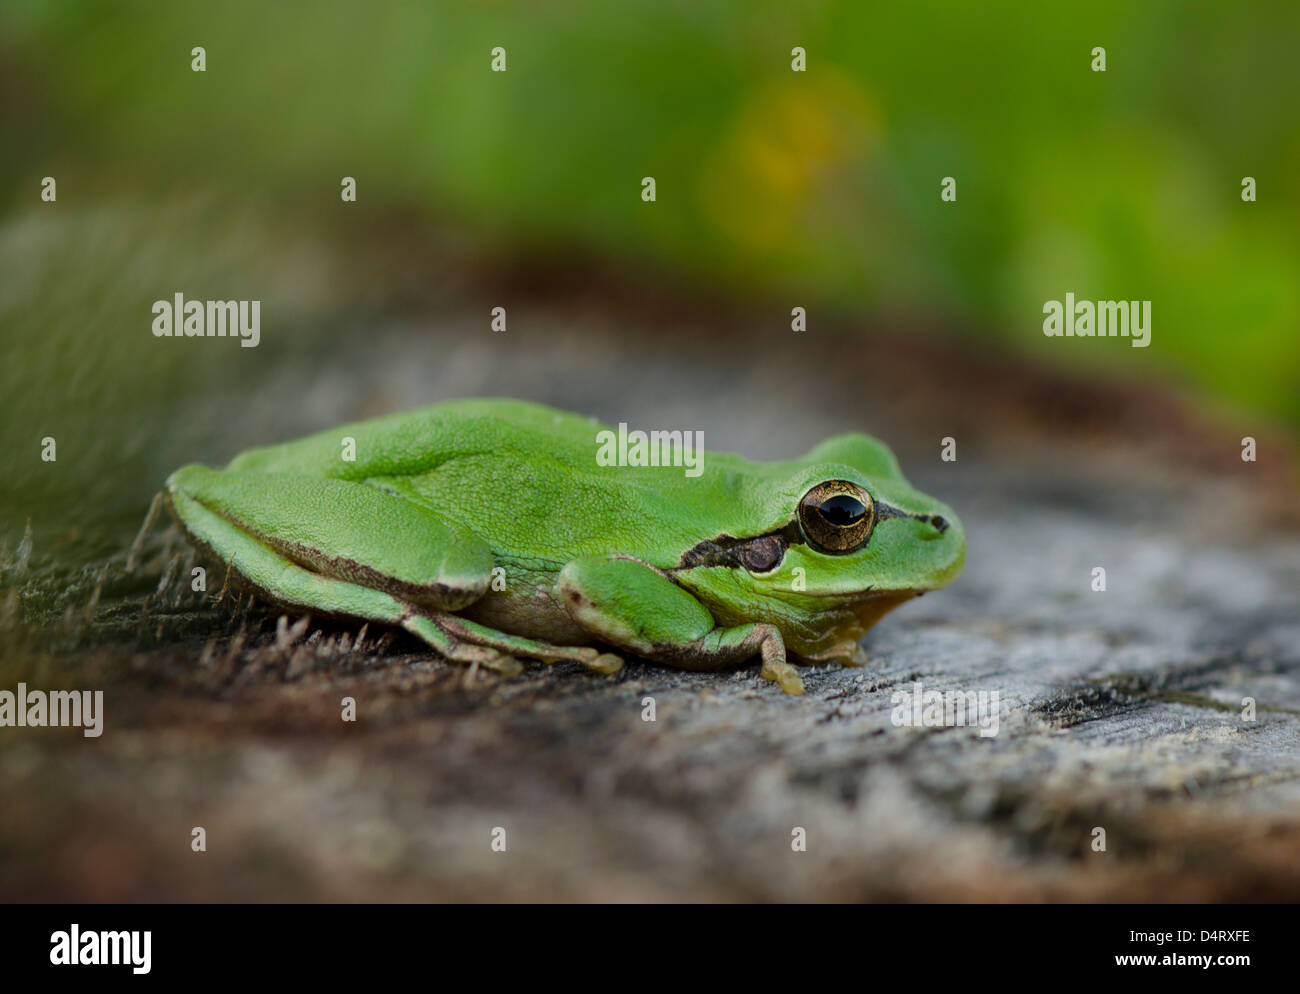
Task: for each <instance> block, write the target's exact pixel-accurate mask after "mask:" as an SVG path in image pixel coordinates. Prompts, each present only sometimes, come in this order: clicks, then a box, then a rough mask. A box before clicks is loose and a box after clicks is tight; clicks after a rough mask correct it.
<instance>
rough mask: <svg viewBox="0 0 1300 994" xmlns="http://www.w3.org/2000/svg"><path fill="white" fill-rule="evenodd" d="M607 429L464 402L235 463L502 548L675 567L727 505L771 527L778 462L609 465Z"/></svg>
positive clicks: (740, 527) (506, 405)
mask: <svg viewBox="0 0 1300 994" xmlns="http://www.w3.org/2000/svg"><path fill="white" fill-rule="evenodd" d="M605 427H606V426H604V425H602V424H600V423H599V422H597V421H596V420H594V419H591V418H586V417H582V416H580V415H576V414H571V413H568V412H565V411H560V410H556V409H555V408H551V407H546V406H544V405H541V404H534V403H530V402H527V401H520V400H498V399H477V398H476V399H467V400H455V401H449V402H446V403H443V404H437V405H434V406H432V407H425V408H421V409H418V410H415V411H408V412H404V413H400V414H395V415H389V416H385V417H380V418H374V419H371V420H368V421H361V422H355V423H352V424H347V425H342V426H340V427H338V428H334V429H331V430H329V431H324V432H319V433H317V434H315V435H311V436H308V437H306V438H302V439H299V440H297V441H293V442H287V443H284V444H281V445H273V446H267V447H264V448H259V449H252V450H250V451H248V452H245V453H243V454H242V455H240V456H238V457H237V458H236V459H235V460H233V461H232V462H231V464H230V467H229V468H230V469H235V470H255V471H260V472H267V473H273V472H301V473H308V474H311V475H318V476H329V477H334V478H338V479H347V480H354V481H357V482H361V481H367V482H370V483H371V484H372V485H377V486H380V487H384V488H387V489H391V490H392V491H393V492H395V493H401V494H404V495H406V496H408V497H410V498H412V499H416V500H419V501H420V502H421V503H424V504H426V505H427V506H429V507H431V508H433V509H434V510H437V511H438V512H439V513H441V514H443V515H445V516H446V517H448V518H449V519H451V520H454V521H456V522H457V523H458V524H461V525H464V526H466V527H469V528H471V529H474V530H475V531H476V532H477V533H478V534H480V535H481V536H483V537H484V539H485V540H487V541H488V542H489V543H491V544H493V545H494V547H495V546H498V545H499V546H501V547H505V548H509V549H510V550H512V551H513V552H515V553H518V554H521V555H525V556H527V555H533V556H536V557H537V558H539V559H551V558H555V559H557V560H558V561H564V560H565V559H567V558H570V557H573V556H576V555H582V554H594V553H602V552H614V551H617V552H626V553H630V554H634V555H638V556H642V557H644V558H646V559H647V560H649V561H651V562H654V563H656V565H661V566H669V565H674V564H675V563H676V562H677V561H678V559H679V557H680V556H681V554H682V552H684V551H685V550H686V549H688V548H690V547H691V546H692V545H694V544H695V543H697V542H699V541H702V540H704V539H707V538H712V537H714V536H716V535H717V533H718V530H719V514H718V512H719V509H721V508H725V509H727V512H728V513H727V515H726V517H727V520H728V522H729V524H730V527H731V528H732V529H733V530H737V531H742V532H743V531H746V530H750V531H751V533H753V534H758V533H761V532H762V531H764V530H766V529H768V528H769V527H771V525H772V522H771V521H769V520H768V515H769V513H770V512H769V509H768V508H767V507H766V505H765V504H764V503H763V502H762V501H761V494H762V493H763V492H765V491H763V490H762V488H756V487H754V486H753V484H754V483H755V481H756V480H757V478H759V477H764V476H767V475H768V473H769V471H771V470H773V469H774V468H775V467H776V466H777V465H778V464H759V463H751V462H749V461H747V460H745V459H742V458H741V457H739V456H733V455H728V454H723V453H712V452H710V453H708V454H707V456H706V457H705V458H704V465H703V475H701V476H699V477H691V476H687V475H686V472H685V469H684V468H683V467H682V466H666V467H607V466H600V465H598V464H597V459H596V453H597V448H598V439H597V434H598V433H599V432H600V431H602V430H603V429H605ZM347 438H351V439H353V440H354V442H355V446H354V448H355V460H353V461H350V462H349V461H345V460H344V459H343V458H342V456H341V453H342V452H343V442H344V439H347ZM756 498H758V499H756ZM749 518H752V519H753V521H752V523H751V522H750V521H749V520H748V519H749Z"/></svg>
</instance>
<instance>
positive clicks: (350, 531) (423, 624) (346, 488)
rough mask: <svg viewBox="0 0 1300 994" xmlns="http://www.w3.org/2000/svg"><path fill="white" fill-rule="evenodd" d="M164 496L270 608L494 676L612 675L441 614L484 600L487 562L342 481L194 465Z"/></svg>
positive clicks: (566, 652)
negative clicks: (489, 669)
mask: <svg viewBox="0 0 1300 994" xmlns="http://www.w3.org/2000/svg"><path fill="white" fill-rule="evenodd" d="M165 492H166V494H167V498H168V500H169V502H170V504H171V507H172V510H173V512H174V513H175V515H176V517H177V518H178V519H179V520H180V522H181V525H182V527H184V529H185V530H186V532H187V533H188V534H189V535H190V537H191V538H193V539H194V540H195V541H196V542H197V543H199V544H200V545H203V546H205V547H207V548H208V549H210V550H211V551H212V552H213V553H214V554H215V555H216V556H217V557H218V558H220V559H221V560H223V561H224V562H227V563H229V564H230V565H231V566H233V567H234V568H235V570H236V571H237V572H238V573H239V574H240V575H241V576H242V577H243V578H244V579H245V580H246V581H248V582H249V583H251V584H252V585H253V586H254V587H256V588H257V589H258V590H259V591H261V592H262V594H263V595H264V596H266V597H267V598H268V599H269V600H271V601H274V602H276V603H279V604H284V605H287V606H291V607H298V608H302V609H305V610H308V611H313V612H317V613H321V614H329V615H342V616H348V617H353V618H360V619H364V620H368V621H378V622H383V623H387V624H390V625H396V626H400V627H402V628H405V629H406V630H407V631H409V632H411V633H412V634H414V635H416V636H418V637H420V638H421V639H423V640H424V641H425V642H428V643H429V644H430V645H432V646H433V647H434V648H435V649H437V650H438V651H439V652H440V653H442V654H443V655H445V656H447V657H448V658H449V659H452V660H454V661H457V662H478V663H482V664H484V665H489V666H494V665H500V664H501V659H500V657H501V654H502V653H518V654H520V655H524V656H532V657H536V658H538V659H546V660H558V659H568V660H574V661H577V662H581V663H584V664H586V665H589V666H592V667H593V668H596V669H600V670H601V671H602V672H610V671H611V669H612V668H616V667H615V666H614V663H615V662H617V657H614V656H610V655H608V654H601V653H598V652H597V651H596V650H595V649H592V648H590V647H586V646H581V647H566V646H553V645H548V644H546V643H544V642H534V641H531V640H528V639H520V638H516V637H514V636H510V635H506V634H504V633H501V632H495V631H493V630H492V629H489V628H485V627H483V626H481V625H474V624H473V623H472V622H468V621H466V620H465V619H463V618H460V617H458V616H456V615H454V614H451V613H450V612H452V611H456V610H459V609H461V608H463V607H465V606H467V605H468V604H471V603H473V602H474V601H475V600H477V599H478V598H479V597H480V596H482V594H483V592H484V591H485V590H486V589H487V586H488V583H489V581H490V580H491V571H492V564H493V559H492V552H491V550H490V549H489V548H488V546H487V544H486V543H485V542H483V540H482V539H480V538H479V537H478V536H477V535H475V534H474V533H473V532H472V531H470V530H468V529H465V528H462V527H460V526H458V525H456V524H453V523H452V522H449V521H447V520H445V519H444V518H443V517H441V516H440V515H439V514H437V513H436V512H434V511H432V510H430V509H429V508H427V507H424V506H421V505H418V504H414V503H411V502H410V501H407V500H405V499H403V498H401V497H397V496H393V495H392V494H389V493H385V492H383V491H380V490H377V489H375V488H374V487H370V486H367V485H365V484H360V483H351V482H348V481H345V480H334V479H326V478H320V477H313V476H308V475H305V474H300V473H259V472H238V471H235V472H232V471H223V472H218V471H216V470H212V469H209V468H207V467H206V466H187V467H185V468H184V469H181V470H178V471H177V472H175V473H173V474H172V476H171V477H170V478H169V479H168V481H167V486H166V491H165ZM513 668H514V669H516V670H517V668H518V664H517V663H514V664H513Z"/></svg>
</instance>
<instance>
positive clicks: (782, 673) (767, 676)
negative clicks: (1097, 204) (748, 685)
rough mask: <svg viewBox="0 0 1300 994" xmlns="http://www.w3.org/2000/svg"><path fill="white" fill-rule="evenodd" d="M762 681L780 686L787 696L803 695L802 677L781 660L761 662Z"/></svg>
mask: <svg viewBox="0 0 1300 994" xmlns="http://www.w3.org/2000/svg"><path fill="white" fill-rule="evenodd" d="M763 679H764V680H771V681H773V682H774V683H778V684H780V685H781V689H782V690H784V691H785V692H786V693H787V694H794V695H796V696H797V695H799V694H802V693H803V677H801V676H800V675H799V672H798V671H797V670H796V669H795V668H794V667H793V666H791V665H790V664H789V663H787V662H784V661H781V660H775V659H773V660H767V659H765V660H763Z"/></svg>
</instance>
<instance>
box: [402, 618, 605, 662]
mask: <svg viewBox="0 0 1300 994" xmlns="http://www.w3.org/2000/svg"><path fill="white" fill-rule="evenodd" d="M429 620H431V621H432V622H433V624H435V625H436V626H437V627H438V629H439V630H440V631H441V632H442V633H443V634H444V635H446V636H449V637H451V638H452V639H453V640H455V641H456V642H457V643H458V644H462V645H466V647H468V646H478V647H484V648H489V649H494V650H499V651H501V652H505V653H509V654H511V655H515V656H526V657H528V658H529V659H540V660H541V661H542V662H544V663H556V662H560V661H561V660H566V661H570V662H575V663H581V664H582V665H583V666H586V667H587V668H588V669H591V670H595V671H596V672H597V673H603V674H605V675H609V674H612V673H617V672H618V671H619V670H621V669H622V668H623V658H622V657H621V656H616V655H614V653H612V652H601V651H600V650H599V649H593V648H592V647H591V646H565V645H552V644H551V643H550V642H539V641H537V640H536V639H529V638H524V637H523V636H520V635H508V634H506V633H505V632H500V631H497V630H496V629H495V628H488V627H487V626H486V625H480V624H478V623H477V622H473V621H469V620H468V619H466V618H461V617H459V616H457V615H451V614H440V615H435V616H433V618H432V619H429ZM417 634H418V633H417Z"/></svg>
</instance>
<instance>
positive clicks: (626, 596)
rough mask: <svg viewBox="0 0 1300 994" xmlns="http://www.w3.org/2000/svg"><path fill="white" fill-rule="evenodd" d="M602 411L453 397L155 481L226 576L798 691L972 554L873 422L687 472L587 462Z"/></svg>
mask: <svg viewBox="0 0 1300 994" xmlns="http://www.w3.org/2000/svg"><path fill="white" fill-rule="evenodd" d="M620 427H625V426H620ZM610 431H611V430H610V429H609V428H607V427H606V426H605V425H602V424H601V423H600V422H598V421H596V420H594V419H592V418H589V417H585V416H583V415H579V414H573V413H569V412H565V411H561V410H558V409H555V408H552V407H549V406H545V405H543V404H538V403H533V402H530V401H523V400H512V399H504V398H502V399H493V398H468V399H459V400H450V401H446V402H443V403H439V404H435V405H433V406H429V407H424V408H420V409H417V410H412V411H407V412H402V413H397V414H391V415H387V416H380V417H376V418H370V419H367V420H362V421H357V422H353V423H350V424H346V425H343V426H342V427H339V428H335V429H332V430H328V431H323V432H318V433H316V434H313V435H309V436H307V437H304V438H300V439H298V440H296V441H289V442H284V443H279V444H272V445H266V446H261V447H257V448H252V449H248V450H247V451H244V452H242V453H241V454H239V455H236V456H235V457H234V458H233V459H232V460H231V461H230V462H229V463H228V464H227V465H226V466H225V467H223V468H219V469H218V468H212V467H209V466H206V465H203V464H200V463H194V464H191V465H187V466H184V467H182V468H180V469H178V470H176V471H175V472H174V473H172V474H171V475H170V476H169V477H168V478H167V481H166V483H165V485H164V489H163V491H162V497H163V499H164V501H165V503H166V504H167V506H168V507H169V508H170V511H171V513H172V515H173V516H174V517H175V519H176V520H177V521H178V523H179V525H180V527H181V528H182V530H183V531H184V532H185V534H186V536H187V538H188V539H189V540H190V541H191V542H192V543H193V544H194V545H195V546H196V547H198V548H199V549H200V550H201V551H202V552H203V553H205V554H207V555H208V556H210V557H212V558H214V559H215V561H217V562H220V563H222V564H224V565H225V567H226V570H227V576H226V579H227V582H228V583H229V582H230V581H231V579H232V577H233V579H234V582H235V583H236V584H237V585H239V586H242V587H246V588H249V589H251V590H252V591H253V592H254V593H255V594H256V595H258V596H260V597H261V598H263V599H264V600H266V601H268V602H269V603H271V604H273V605H277V606H279V607H283V608H286V609H290V610H293V611H296V612H299V613H304V614H309V615H312V616H325V617H330V618H339V619H345V620H352V621H354V622H360V623H366V624H370V623H373V624H375V625H376V626H390V627H392V628H396V629H402V630H404V631H406V632H409V633H410V634H412V635H414V636H415V637H416V638H418V639H419V640H422V642H424V643H426V644H427V645H428V646H430V647H432V649H433V650H435V651H436V652H437V653H438V654H439V655H440V656H442V657H444V658H445V659H447V660H450V661H451V662H453V663H463V664H467V665H471V666H474V665H481V666H483V667H485V668H489V669H500V670H503V671H506V672H513V673H516V674H517V673H518V672H520V671H521V669H522V663H521V662H520V660H522V659H531V660H538V661H541V662H544V663H555V662H559V661H570V662H575V663H579V664H582V665H583V666H585V667H587V668H589V669H591V670H595V671H597V672H600V673H605V674H612V673H615V672H617V671H618V670H619V669H620V668H621V667H622V666H623V665H624V657H625V656H635V657H639V658H641V659H644V660H649V661H650V662H651V663H658V664H662V665H666V666H670V667H675V668H678V669H682V670H689V671H718V670H722V669H725V668H727V667H734V666H738V665H740V664H742V663H743V662H745V661H746V660H749V659H752V658H753V657H755V656H757V657H759V659H760V660H761V669H760V673H761V676H762V677H763V678H764V679H765V680H767V681H770V682H772V683H775V684H777V685H778V686H779V687H780V688H781V689H782V690H784V691H785V692H786V693H788V694H794V695H798V694H802V693H803V692H804V689H805V688H804V682H803V678H802V676H801V675H800V672H799V669H798V667H805V666H809V665H817V664H827V663H829V662H830V661H835V660H838V661H839V662H840V663H842V664H844V665H848V666H862V665H865V664H866V663H867V661H868V660H867V656H866V652H865V650H864V649H863V647H862V645H861V639H862V636H863V634H864V633H865V632H866V631H867V630H868V629H869V628H871V627H872V626H873V625H874V624H875V623H876V622H877V621H879V620H880V618H881V617H882V616H883V615H885V614H886V613H888V612H889V611H892V610H893V609H894V608H896V607H898V606H899V605H901V604H903V603H905V602H906V601H908V600H911V599H913V598H915V597H917V596H920V595H921V594H923V593H925V592H927V591H930V590H935V589H937V588H940V587H943V586H945V585H947V584H949V583H951V582H952V581H953V580H954V579H956V577H957V576H958V574H959V573H960V572H961V569H962V566H963V564H964V561H965V554H966V542H965V533H964V531H963V529H962V525H961V522H960V521H959V519H958V518H957V516H956V514H955V513H954V512H953V511H952V509H951V508H950V507H948V506H947V505H946V504H943V503H941V502H940V501H938V500H935V499H934V498H931V497H928V496H926V495H925V494H923V493H921V492H920V491H918V490H916V489H914V488H913V487H912V486H911V485H910V484H909V483H908V482H907V480H906V479H905V478H904V476H903V474H902V471H901V469H900V467H899V463H898V460H897V459H896V457H895V456H894V453H893V452H892V451H891V450H890V448H889V447H888V446H887V445H886V444H885V443H883V442H881V441H879V440H878V439H876V438H874V437H872V436H870V435H867V434H864V433H861V432H848V433H844V434H839V435H835V436H833V437H830V438H828V439H826V440H825V441H822V442H820V443H819V444H817V445H815V446H814V447H813V448H811V449H810V450H808V451H807V453H806V454H805V455H803V456H802V457H800V458H796V459H787V460H774V461H767V462H762V461H754V460H750V459H748V458H745V457H742V456H740V455H734V454H728V453H722V452H712V451H706V452H701V453H699V454H698V465H696V466H695V468H694V469H691V470H687V471H684V470H683V468H682V463H681V460H680V459H677V460H674V459H671V458H665V459H662V460H658V465H626V464H621V465H620V464H613V465H611V464H609V462H610V460H608V459H598V458H597V454H598V451H600V449H601V445H602V441H601V440H602V439H608V438H609V437H610V436H609V433H610ZM626 461H627V460H624V462H626ZM643 461H644V460H643Z"/></svg>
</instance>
